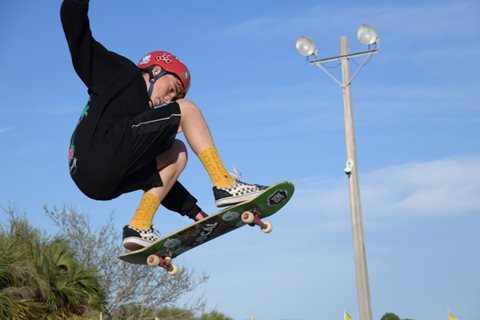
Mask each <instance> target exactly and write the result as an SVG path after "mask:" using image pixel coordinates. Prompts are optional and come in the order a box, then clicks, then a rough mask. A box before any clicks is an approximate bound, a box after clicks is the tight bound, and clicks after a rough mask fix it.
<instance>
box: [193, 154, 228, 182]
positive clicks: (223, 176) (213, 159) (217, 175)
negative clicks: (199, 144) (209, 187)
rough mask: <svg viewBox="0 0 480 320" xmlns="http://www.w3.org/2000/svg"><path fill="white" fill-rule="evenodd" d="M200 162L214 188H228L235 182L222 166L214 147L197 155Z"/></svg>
mask: <svg viewBox="0 0 480 320" xmlns="http://www.w3.org/2000/svg"><path fill="white" fill-rule="evenodd" d="M198 157H199V158H200V161H201V162H202V164H203V166H204V167H205V169H206V170H207V172H208V175H209V176H210V179H211V180H212V183H213V185H214V186H217V187H223V188H225V187H229V186H231V185H232V184H233V183H234V182H235V180H234V179H233V178H232V176H231V175H230V174H229V173H228V171H227V170H226V169H225V167H224V166H223V163H222V160H221V159H220V156H219V155H218V152H217V149H216V148H215V147H210V148H207V149H205V150H203V151H202V152H200V154H199V155H198Z"/></svg>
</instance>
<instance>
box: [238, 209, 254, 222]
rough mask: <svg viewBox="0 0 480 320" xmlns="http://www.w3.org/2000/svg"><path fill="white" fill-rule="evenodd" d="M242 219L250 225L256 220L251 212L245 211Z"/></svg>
mask: <svg viewBox="0 0 480 320" xmlns="http://www.w3.org/2000/svg"><path fill="white" fill-rule="evenodd" d="M241 219H242V221H243V222H244V223H247V224H250V223H252V222H253V221H254V220H255V216H254V215H253V213H251V212H250V211H244V212H243V213H242V217H241Z"/></svg>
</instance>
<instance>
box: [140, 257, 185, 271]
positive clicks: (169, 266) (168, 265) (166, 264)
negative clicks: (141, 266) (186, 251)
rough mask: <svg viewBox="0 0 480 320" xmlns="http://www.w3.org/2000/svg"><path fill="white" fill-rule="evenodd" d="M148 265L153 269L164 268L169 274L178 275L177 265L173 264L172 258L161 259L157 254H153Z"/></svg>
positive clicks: (148, 260) (148, 259)
mask: <svg viewBox="0 0 480 320" xmlns="http://www.w3.org/2000/svg"><path fill="white" fill-rule="evenodd" d="M147 265H149V266H151V267H162V268H163V269H165V270H167V272H168V274H170V275H172V276H174V275H176V274H177V273H178V271H179V270H178V267H177V265H175V264H173V263H172V258H170V257H159V256H157V255H156V254H151V255H149V256H148V258H147Z"/></svg>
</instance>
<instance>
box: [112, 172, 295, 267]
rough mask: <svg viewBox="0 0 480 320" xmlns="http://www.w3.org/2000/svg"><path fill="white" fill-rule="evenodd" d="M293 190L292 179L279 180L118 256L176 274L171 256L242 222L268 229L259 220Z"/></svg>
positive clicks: (290, 195)
mask: <svg viewBox="0 0 480 320" xmlns="http://www.w3.org/2000/svg"><path fill="white" fill-rule="evenodd" d="M294 190H295V187H294V185H293V184H292V183H291V182H288V181H283V182H279V183H277V184H274V185H272V186H270V187H269V188H268V189H265V190H264V191H263V192H262V193H261V194H259V195H258V196H257V197H255V198H254V199H252V200H249V201H246V202H242V203H239V204H236V205H233V206H231V207H228V208H226V209H223V210H221V211H219V212H217V213H215V214H212V215H210V216H208V217H207V218H205V219H203V220H200V221H197V222H195V223H193V224H191V225H189V226H187V227H185V228H183V229H181V230H178V231H176V232H174V233H172V234H170V235H168V236H166V237H163V238H161V239H159V240H158V241H156V242H154V243H153V244H152V245H151V246H148V247H146V248H143V249H140V250H136V251H131V252H127V253H124V254H122V255H121V256H120V257H119V258H120V259H121V260H123V261H125V262H128V263H134V264H146V265H149V266H159V267H162V268H164V269H165V270H167V272H168V273H169V274H171V275H175V274H177V273H178V272H179V268H178V267H177V266H176V265H175V264H173V263H172V259H173V258H175V257H177V256H179V255H181V254H182V253H185V252H187V251H188V250H190V249H193V248H195V247H198V246H200V245H202V244H205V243H207V242H208V241H210V240H213V239H215V238H217V237H219V236H222V235H224V234H226V233H229V232H231V231H233V230H236V229H238V228H241V227H243V226H245V225H250V226H259V227H260V229H261V230H262V231H263V232H265V233H269V232H271V231H272V224H271V223H269V222H264V221H262V219H263V218H265V217H268V216H271V215H272V214H274V213H276V212H277V211H278V210H280V209H281V208H282V207H283V206H284V205H285V204H286V203H287V202H288V201H289V200H290V198H291V197H292V195H293V192H294Z"/></svg>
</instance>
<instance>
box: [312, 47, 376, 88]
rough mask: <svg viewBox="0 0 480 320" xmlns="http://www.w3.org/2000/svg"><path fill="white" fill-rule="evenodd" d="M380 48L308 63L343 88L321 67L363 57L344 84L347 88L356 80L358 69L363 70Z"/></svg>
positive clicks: (341, 85) (338, 81) (341, 84)
mask: <svg viewBox="0 0 480 320" xmlns="http://www.w3.org/2000/svg"><path fill="white" fill-rule="evenodd" d="M379 50H380V48H379V47H378V46H377V47H376V48H375V49H372V50H368V51H362V52H356V53H350V54H346V55H340V56H335V57H330V58H323V59H315V60H310V61H308V62H309V63H310V64H314V65H316V66H317V67H319V68H320V69H321V70H322V71H323V72H324V73H325V74H326V75H327V76H329V77H330V78H331V79H333V81H335V82H336V83H337V84H338V85H339V86H340V87H342V88H343V87H344V85H343V83H342V82H341V81H340V80H338V79H337V78H336V77H335V76H334V75H333V74H332V73H331V72H329V71H328V70H327V69H325V67H324V66H323V65H322V64H324V63H327V62H332V61H339V60H342V59H351V58H356V57H365V58H364V59H363V61H362V63H361V64H360V65H359V66H358V67H357V69H356V70H355V72H354V73H353V75H352V77H351V79H350V81H349V82H348V83H347V84H346V85H347V86H349V85H350V84H351V83H352V81H353V80H354V79H355V78H356V76H357V75H358V73H359V72H360V69H362V68H363V66H364V65H365V64H366V63H367V61H368V60H369V59H370V58H371V57H372V55H374V54H376V53H378V51H379Z"/></svg>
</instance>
